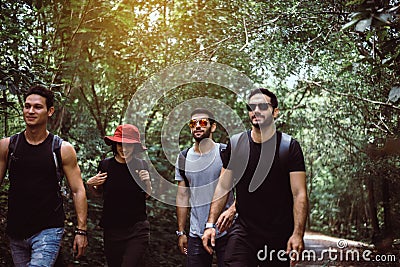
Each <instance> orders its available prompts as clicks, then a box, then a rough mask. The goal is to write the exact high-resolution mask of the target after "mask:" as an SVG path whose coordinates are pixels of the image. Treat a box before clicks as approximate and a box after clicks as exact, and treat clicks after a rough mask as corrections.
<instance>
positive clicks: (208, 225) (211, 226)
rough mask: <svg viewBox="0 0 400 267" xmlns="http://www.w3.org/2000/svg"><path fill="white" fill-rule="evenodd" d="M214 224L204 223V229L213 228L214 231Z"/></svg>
mask: <svg viewBox="0 0 400 267" xmlns="http://www.w3.org/2000/svg"><path fill="white" fill-rule="evenodd" d="M215 227H216V226H215V223H209V222H208V223H206V227H205V229H208V228H214V229H215Z"/></svg>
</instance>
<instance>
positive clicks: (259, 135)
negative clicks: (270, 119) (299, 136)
mask: <svg viewBox="0 0 400 267" xmlns="http://www.w3.org/2000/svg"><path fill="white" fill-rule="evenodd" d="M275 133H276V128H275V124H272V125H271V126H269V127H267V128H257V127H254V126H253V127H252V129H251V139H253V141H254V142H255V143H264V142H266V141H268V140H269V139H271V138H272V136H274V134H275Z"/></svg>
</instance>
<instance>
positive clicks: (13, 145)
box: [7, 133, 21, 170]
mask: <svg viewBox="0 0 400 267" xmlns="http://www.w3.org/2000/svg"><path fill="white" fill-rule="evenodd" d="M20 134H21V133H17V134H14V135H13V136H11V137H10V143H8V156H7V169H8V170H10V167H11V162H12V161H13V159H14V157H15V156H14V152H15V149H16V148H17V145H18V141H19V136H20Z"/></svg>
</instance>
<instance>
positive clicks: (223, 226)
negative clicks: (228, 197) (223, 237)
mask: <svg viewBox="0 0 400 267" xmlns="http://www.w3.org/2000/svg"><path fill="white" fill-rule="evenodd" d="M235 214H236V208H235V204H233V205H232V206H230V207H229V209H227V210H226V211H224V212H223V213H221V215H220V216H219V217H218V220H217V223H216V226H217V227H218V231H219V232H220V233H222V232H225V231H226V230H228V229H229V227H231V226H232V223H233V219H234V218H235Z"/></svg>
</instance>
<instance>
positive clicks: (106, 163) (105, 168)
mask: <svg viewBox="0 0 400 267" xmlns="http://www.w3.org/2000/svg"><path fill="white" fill-rule="evenodd" d="M111 159H112V158H106V159H104V160H103V161H102V163H101V169H102V171H103V172H108V167H109V166H110V162H111Z"/></svg>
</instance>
